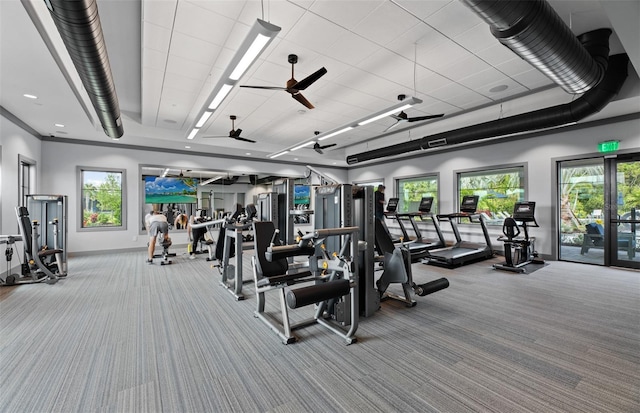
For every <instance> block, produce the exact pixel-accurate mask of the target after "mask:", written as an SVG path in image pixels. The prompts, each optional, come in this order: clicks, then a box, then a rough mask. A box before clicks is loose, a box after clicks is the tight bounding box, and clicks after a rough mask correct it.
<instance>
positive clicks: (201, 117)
mask: <svg viewBox="0 0 640 413" xmlns="http://www.w3.org/2000/svg"><path fill="white" fill-rule="evenodd" d="M212 113H213V112H208V111H207V112H205V113H203V114H202V116H200V120H199V121H198V123H196V128H201V127H202V125H204V123H205V122H206V121H207V119H209V116H211V114H212Z"/></svg>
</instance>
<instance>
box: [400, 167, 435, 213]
mask: <svg viewBox="0 0 640 413" xmlns="http://www.w3.org/2000/svg"><path fill="white" fill-rule="evenodd" d="M396 188H398V192H397V197H398V198H400V199H399V200H398V212H416V211H418V206H420V201H421V200H422V198H424V197H427V196H432V197H433V207H432V209H431V212H432V213H434V214H437V213H438V176H437V175H426V176H419V177H413V178H402V179H396Z"/></svg>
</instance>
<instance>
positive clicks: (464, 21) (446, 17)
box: [425, 1, 486, 38]
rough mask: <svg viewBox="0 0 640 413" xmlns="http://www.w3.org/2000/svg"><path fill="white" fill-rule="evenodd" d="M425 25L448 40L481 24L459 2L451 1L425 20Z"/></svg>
mask: <svg viewBox="0 0 640 413" xmlns="http://www.w3.org/2000/svg"><path fill="white" fill-rule="evenodd" d="M425 20H426V22H427V24H429V25H430V26H431V27H433V28H435V29H436V30H438V31H439V32H440V33H442V34H444V35H445V36H447V37H449V38H454V37H455V36H458V35H459V34H461V33H464V32H466V31H468V30H470V29H471V28H473V27H475V26H477V25H479V24H482V25H486V24H485V23H483V22H482V20H481V19H480V17H478V16H477V15H476V14H475V13H474V12H472V11H471V10H469V9H468V8H467V7H466V6H464V5H463V4H462V2H460V1H452V2H450V3H448V4H447V5H446V6H444V7H442V8H441V9H440V10H438V11H437V12H435V13H433V14H432V15H431V16H429V17H427V18H426V19H425Z"/></svg>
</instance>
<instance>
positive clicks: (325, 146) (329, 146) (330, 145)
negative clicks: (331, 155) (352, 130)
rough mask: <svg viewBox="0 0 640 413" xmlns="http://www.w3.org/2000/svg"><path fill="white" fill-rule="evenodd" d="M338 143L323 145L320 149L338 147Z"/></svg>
mask: <svg viewBox="0 0 640 413" xmlns="http://www.w3.org/2000/svg"><path fill="white" fill-rule="evenodd" d="M336 145H337V143H330V144H329V145H323V146H321V147H320V149H327V148H331V147H332V146H336Z"/></svg>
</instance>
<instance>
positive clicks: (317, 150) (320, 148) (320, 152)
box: [312, 131, 337, 155]
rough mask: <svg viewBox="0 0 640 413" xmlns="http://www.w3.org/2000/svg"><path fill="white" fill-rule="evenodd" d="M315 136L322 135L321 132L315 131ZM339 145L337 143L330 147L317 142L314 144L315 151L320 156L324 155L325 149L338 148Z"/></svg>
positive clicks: (331, 144)
mask: <svg viewBox="0 0 640 413" xmlns="http://www.w3.org/2000/svg"><path fill="white" fill-rule="evenodd" d="M313 134H314V135H316V136H318V135H320V131H314V132H313ZM336 145H337V144H335V143H330V144H329V145H320V143H319V142H316V143H314V144H313V148H312V149H313V150H314V151H316V152H318V153H319V154H320V155H322V154H323V153H324V152H322V150H323V149H327V148H331V147H332V146H336Z"/></svg>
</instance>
